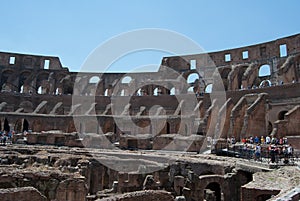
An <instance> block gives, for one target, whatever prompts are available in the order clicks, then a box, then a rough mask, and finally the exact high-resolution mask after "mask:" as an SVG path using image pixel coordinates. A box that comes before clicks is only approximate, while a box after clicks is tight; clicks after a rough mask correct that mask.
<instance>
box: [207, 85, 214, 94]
mask: <svg viewBox="0 0 300 201" xmlns="http://www.w3.org/2000/svg"><path fill="white" fill-rule="evenodd" d="M212 88H213V84H208V85H206V87H205V93H211V92H212Z"/></svg>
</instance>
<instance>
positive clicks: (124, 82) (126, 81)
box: [121, 75, 132, 84]
mask: <svg viewBox="0 0 300 201" xmlns="http://www.w3.org/2000/svg"><path fill="white" fill-rule="evenodd" d="M131 81H132V77H131V76H128V75H127V76H125V77H123V78H122V80H121V83H122V84H129V83H130V82H131Z"/></svg>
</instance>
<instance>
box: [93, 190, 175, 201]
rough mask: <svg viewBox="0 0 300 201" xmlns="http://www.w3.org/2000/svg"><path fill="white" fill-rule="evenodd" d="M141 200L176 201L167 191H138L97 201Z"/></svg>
mask: <svg viewBox="0 0 300 201" xmlns="http://www.w3.org/2000/svg"><path fill="white" fill-rule="evenodd" d="M140 200H147V201H148V200H149V201H161V200H164V201H174V197H173V196H172V195H171V193H169V192H166V191H158V190H157V191H153V190H147V191H136V192H130V193H125V194H123V195H116V196H112V197H109V198H102V199H98V200H97V201H140Z"/></svg>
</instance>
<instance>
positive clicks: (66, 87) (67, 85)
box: [58, 75, 74, 94]
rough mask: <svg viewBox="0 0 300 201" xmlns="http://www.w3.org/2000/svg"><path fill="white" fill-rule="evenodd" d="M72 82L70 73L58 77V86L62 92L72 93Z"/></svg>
mask: <svg viewBox="0 0 300 201" xmlns="http://www.w3.org/2000/svg"><path fill="white" fill-rule="evenodd" d="M73 87H74V82H73V81H72V78H71V77H70V75H66V76H64V77H63V78H62V79H60V81H59V84H58V88H61V91H62V94H73Z"/></svg>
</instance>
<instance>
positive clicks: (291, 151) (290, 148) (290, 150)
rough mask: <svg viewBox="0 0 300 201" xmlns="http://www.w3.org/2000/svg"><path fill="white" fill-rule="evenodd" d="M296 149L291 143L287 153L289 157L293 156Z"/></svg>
mask: <svg viewBox="0 0 300 201" xmlns="http://www.w3.org/2000/svg"><path fill="white" fill-rule="evenodd" d="M293 152H294V149H293V147H292V145H291V144H289V146H288V147H287V154H288V156H289V157H291V156H293Z"/></svg>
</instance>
